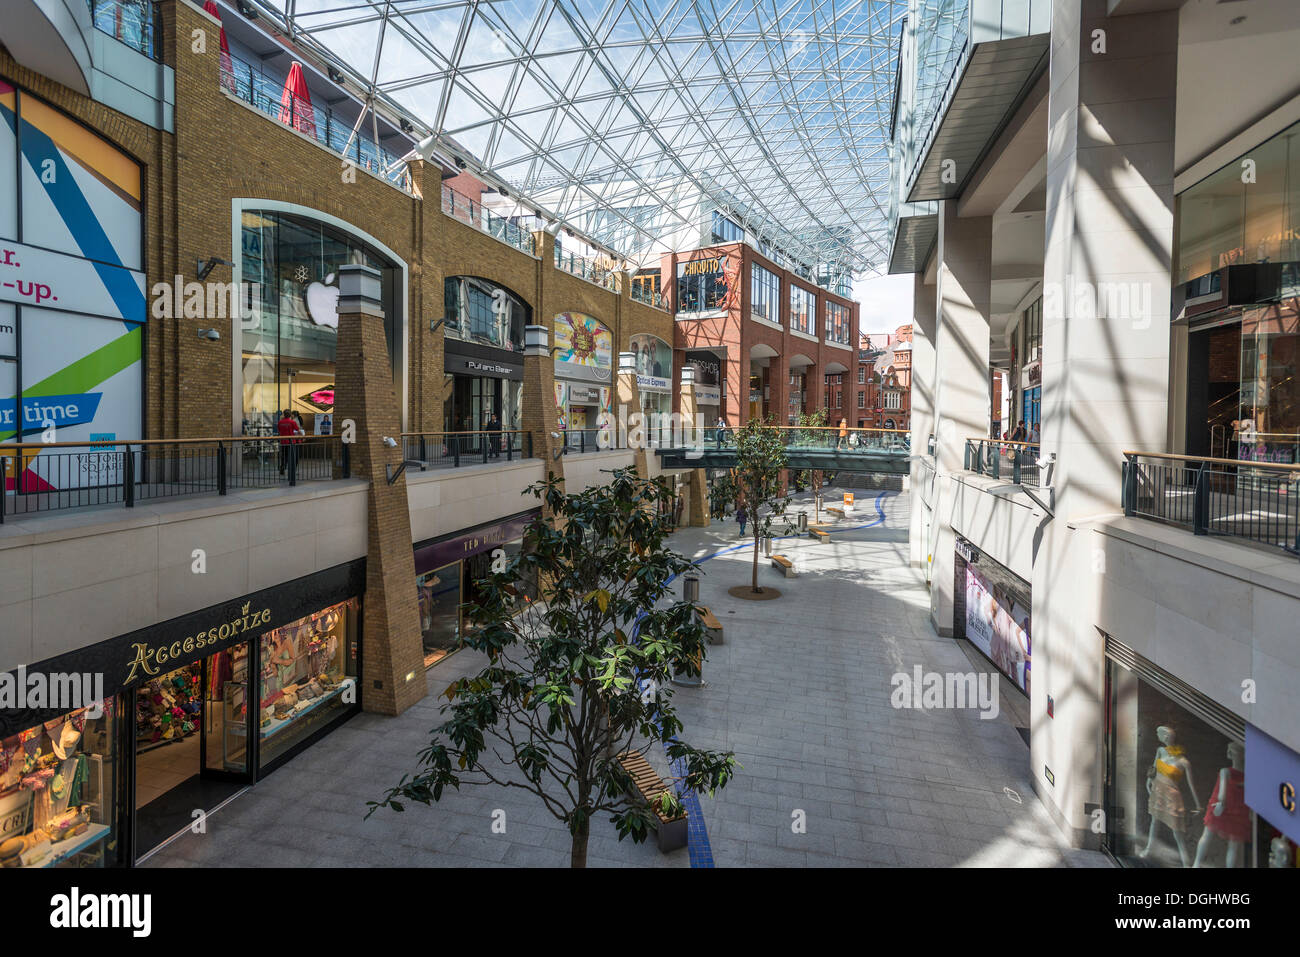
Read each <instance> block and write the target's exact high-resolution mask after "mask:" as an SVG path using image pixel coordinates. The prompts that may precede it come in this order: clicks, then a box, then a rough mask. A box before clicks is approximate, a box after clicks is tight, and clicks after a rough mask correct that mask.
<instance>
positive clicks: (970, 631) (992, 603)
mask: <svg viewBox="0 0 1300 957" xmlns="http://www.w3.org/2000/svg"><path fill="white" fill-rule="evenodd" d="M955 562H956V571H957V576H958V579H959V580H960V581H963V582H964V583H965V588H964V592H963V594H962V595H961V596H960V600H959V601H958V602H957V603H955V604H956V607H955V608H954V616H955V620H954V622H953V625H954V627H953V633H954V635H955V636H956V637H958V638H965V639H967V640H968V641H970V643H971V644H973V645H974V646H975V647H976V648H978V649H979V651H980V653H981V654H983V655H984V657H986V658H988V659H989V660H990V661H992V662H993V664H994V666H995V667H996V668H997V669H998V670H999V671H1001V672H1002V673H1003V674H1004V675H1006V676H1007V677H1008V678H1010V679H1011V680H1012V682H1014V683H1015V685H1016V687H1018V688H1019V689H1020V690H1021V691H1023V692H1024V693H1025V694H1026V695H1028V694H1029V680H1030V664H1031V657H1030V652H1031V642H1030V635H1031V633H1032V605H1031V602H1030V586H1029V583H1028V582H1027V581H1025V580H1024V579H1023V578H1020V577H1019V576H1018V575H1015V574H1013V573H1012V572H1011V571H1010V570H1009V569H1006V568H1004V567H1002V566H1001V565H999V564H998V563H997V562H995V561H993V560H992V559H990V558H989V557H988V556H987V555H984V554H982V553H980V552H979V550H978V549H976V548H975V547H974V546H973V545H971V544H970V542H967V541H966V540H965V539H959V540H958V543H957V554H956V558H955Z"/></svg>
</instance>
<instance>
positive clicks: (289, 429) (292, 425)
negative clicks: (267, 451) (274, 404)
mask: <svg viewBox="0 0 1300 957" xmlns="http://www.w3.org/2000/svg"><path fill="white" fill-rule="evenodd" d="M275 431H276V432H278V433H279V434H280V435H281V436H290V435H302V434H303V429H302V426H300V425H299V424H298V420H297V419H295V418H294V417H293V413H292V412H290V411H289V410H288V409H285V410H284V411H283V412H281V413H280V421H279V422H277V423H275ZM291 444H292V445H297V444H298V441H297V440H290V439H288V438H281V439H280V474H281V475H283V474H284V467H285V464H286V463H287V462H288V459H289V446H290V445H291Z"/></svg>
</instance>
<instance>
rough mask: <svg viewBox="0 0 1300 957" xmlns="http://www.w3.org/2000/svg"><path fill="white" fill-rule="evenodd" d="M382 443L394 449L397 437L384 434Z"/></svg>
mask: <svg viewBox="0 0 1300 957" xmlns="http://www.w3.org/2000/svg"><path fill="white" fill-rule="evenodd" d="M384 445H386V446H388V447H389V448H390V449H395V448H397V439H395V438H393V437H392V436H391V435H385V436H384Z"/></svg>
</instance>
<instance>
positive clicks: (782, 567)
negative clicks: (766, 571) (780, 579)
mask: <svg viewBox="0 0 1300 957" xmlns="http://www.w3.org/2000/svg"><path fill="white" fill-rule="evenodd" d="M772 567H773V568H775V569H776V570H777V571H779V572H780V573H781V574H782V575H784V576H785V577H786V578H798V577H799V576H798V575H796V574H795V573H794V563H793V562H791V561H790V559H788V558H786V557H785V556H784V555H773V556H772Z"/></svg>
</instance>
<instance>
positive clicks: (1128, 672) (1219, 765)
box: [1105, 641, 1272, 867]
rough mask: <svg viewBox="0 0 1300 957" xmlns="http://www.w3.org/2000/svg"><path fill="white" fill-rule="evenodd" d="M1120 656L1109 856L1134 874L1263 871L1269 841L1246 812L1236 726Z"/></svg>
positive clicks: (1113, 678) (1111, 683) (1114, 683)
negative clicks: (1150, 870) (1151, 870)
mask: <svg viewBox="0 0 1300 957" xmlns="http://www.w3.org/2000/svg"><path fill="white" fill-rule="evenodd" d="M1113 648H1114V642H1112V641H1108V654H1112V650H1113ZM1120 656H1122V657H1123V658H1124V659H1125V660H1123V661H1121V660H1117V657H1116V656H1112V657H1110V658H1109V660H1108V661H1107V672H1106V685H1107V692H1106V699H1107V700H1106V727H1107V729H1108V739H1107V767H1106V788H1105V801H1106V807H1105V820H1106V826H1107V829H1106V848H1107V850H1108V851H1109V852H1110V853H1111V854H1112V855H1113V856H1114V857H1115V858H1116V859H1117V860H1119V862H1120V863H1121V864H1124V865H1127V866H1130V867H1262V866H1266V865H1267V863H1268V857H1269V854H1270V851H1271V844H1272V840H1271V836H1270V835H1269V834H1268V833H1266V832H1267V830H1268V828H1267V827H1266V826H1257V821H1256V815H1255V814H1254V812H1252V811H1251V810H1250V808H1249V807H1247V805H1246V799H1245V767H1246V765H1245V747H1244V741H1243V733H1242V731H1241V730H1239V729H1238V728H1237V727H1235V726H1234V725H1237V724H1239V723H1240V722H1239V720H1237V721H1234V720H1233V718H1232V716H1231V715H1227V714H1226V712H1224V711H1223V709H1221V708H1219V707H1218V706H1216V705H1214V704H1213V703H1211V702H1209V701H1208V699H1204V698H1203V696H1201V695H1199V694H1197V693H1196V692H1195V691H1194V690H1192V689H1190V688H1188V687H1187V686H1186V685H1183V684H1182V683H1181V682H1179V681H1178V680H1177V679H1176V678H1173V677H1172V676H1169V675H1167V674H1165V673H1163V672H1161V671H1160V669H1158V668H1155V666H1153V665H1151V664H1150V663H1149V662H1146V661H1145V659H1141V658H1138V657H1137V656H1136V655H1134V654H1133V653H1132V652H1131V651H1128V650H1127V649H1124V650H1123V651H1122V652H1121V653H1120Z"/></svg>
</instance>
